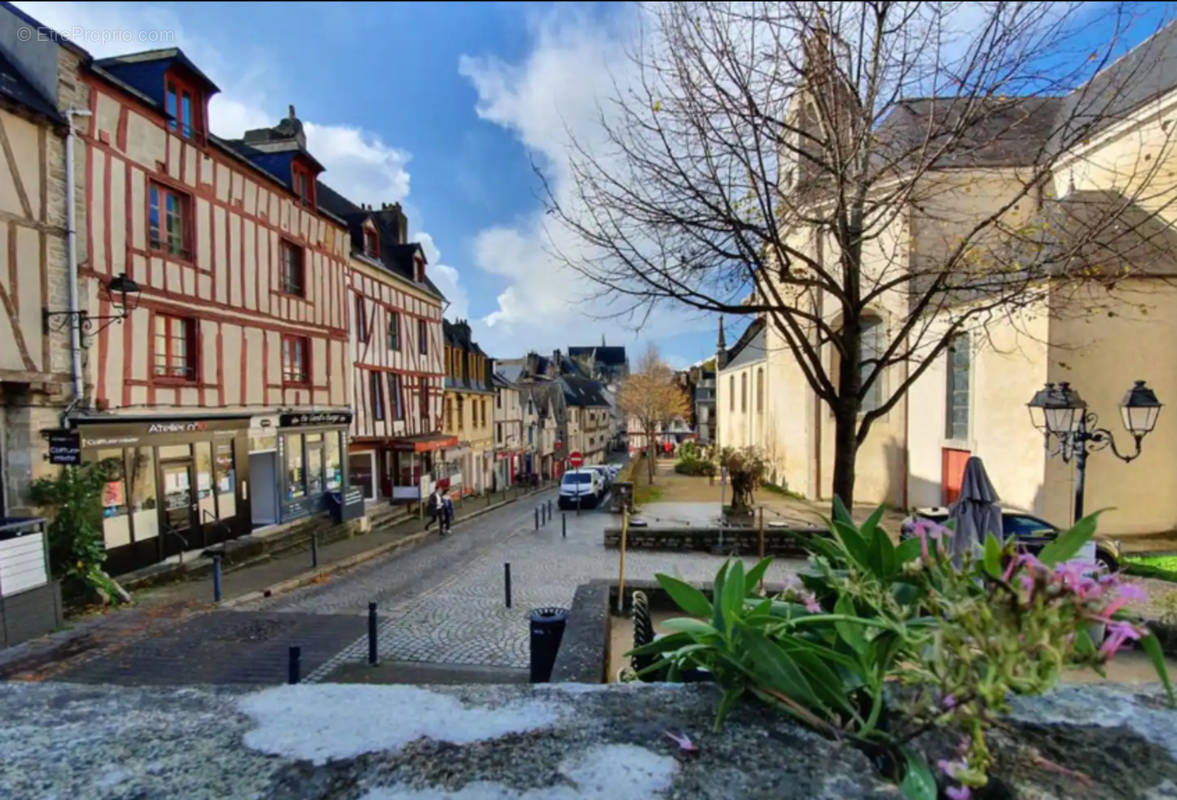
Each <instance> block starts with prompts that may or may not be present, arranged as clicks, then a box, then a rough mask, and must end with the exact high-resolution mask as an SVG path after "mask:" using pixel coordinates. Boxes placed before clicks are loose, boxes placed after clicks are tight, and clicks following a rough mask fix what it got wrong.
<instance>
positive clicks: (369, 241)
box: [364, 228, 380, 258]
mask: <svg viewBox="0 0 1177 800" xmlns="http://www.w3.org/2000/svg"><path fill="white" fill-rule="evenodd" d="M364 255H366V256H368V258H379V257H380V237H379V236H378V235H377V234H376V231H374V230H371V229H369V228H365V229H364Z"/></svg>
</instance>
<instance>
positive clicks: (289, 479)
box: [285, 433, 307, 500]
mask: <svg viewBox="0 0 1177 800" xmlns="http://www.w3.org/2000/svg"><path fill="white" fill-rule="evenodd" d="M285 438H286V499H287V500H297V499H299V498H300V497H305V496H306V493H307V487H306V473H305V471H304V470H303V460H302V434H301V433H288V434H285Z"/></svg>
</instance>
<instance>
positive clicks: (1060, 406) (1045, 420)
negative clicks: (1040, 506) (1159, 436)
mask: <svg viewBox="0 0 1177 800" xmlns="http://www.w3.org/2000/svg"><path fill="white" fill-rule="evenodd" d="M1161 405H1162V404H1161V402H1160V401H1159V400H1157V396H1156V393H1155V392H1153V390H1152V389H1150V388H1148V387H1147V386H1145V385H1144V381H1136V382H1134V383H1133V384H1132V388H1131V389H1129V390H1128V392H1127V393H1126V394H1125V395H1124V399H1123V400H1121V401H1120V418H1121V419H1122V420H1123V423H1124V428H1125V429H1126V430H1127V431H1128V433H1129V434H1131V436H1132V439H1133V442H1134V445H1135V447H1134V449H1133V451H1132V452H1131V453H1121V452H1120V450H1119V448H1117V447H1116V440H1115V438H1114V437H1113V436H1112V432H1111V431H1109V430H1108V429H1107V428H1100V427H1097V426H1098V425H1099V417H1098V416H1097V415H1096V414H1094V413H1091V412H1088V411H1087V403H1086V402H1085V401H1084V400H1083V398H1082V397H1080V396H1079V393H1078V392H1077V391H1075V390H1074V389H1072V388H1071V384H1069V383H1067V382H1066V381H1064V382H1062V383H1059V384H1058V385H1057V386H1056V385H1055V384H1053V383H1048V384H1046V388H1044V389H1039V390H1038V391H1037V392H1036V393H1035V394H1034V397H1033V398H1032V399H1031V400H1030V402H1029V403H1027V404H1026V406H1027V408H1028V409H1029V411H1030V422H1031V423H1032V424H1033V425H1034V427H1035V428H1037V429H1038V430H1039V431H1041V432H1042V434H1043V437H1044V439H1045V446H1046V449H1047V451H1049V453H1050V455H1052V456H1054V455H1057V456H1061V457H1062V459H1063V461H1064V462H1066V463H1070V462H1071V460H1072V459H1074V461H1075V468H1076V470H1077V471H1078V473H1079V476H1078V480H1077V481H1076V484H1075V510H1074V517H1075V519H1074V521H1075V522H1078V521H1079V520H1080V519H1082V517H1083V489H1084V484H1085V481H1086V477H1087V455H1088V453H1090V452H1093V451H1095V450H1103V449H1105V448H1110V449H1111V451H1112V453H1113V454H1114V455H1115V456H1116V458H1118V459H1120V460H1121V461H1124V462H1128V461H1132V460H1133V459H1135V458H1136V457H1138V456H1139V455H1140V443H1141V441H1142V440H1143V439H1144V437H1145V436H1146V435H1147V434H1148V433H1150V432H1151V431H1152V429H1153V428H1155V427H1156V424H1157V417H1158V416H1160V413H1161ZM1051 437H1054V438H1055V439H1057V441H1058V444H1057V445H1056V446H1055V448H1054V449H1053V450H1051Z"/></svg>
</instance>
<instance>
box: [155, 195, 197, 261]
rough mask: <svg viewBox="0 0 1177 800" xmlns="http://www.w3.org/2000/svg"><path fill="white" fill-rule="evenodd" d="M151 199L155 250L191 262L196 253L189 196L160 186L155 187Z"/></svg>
mask: <svg viewBox="0 0 1177 800" xmlns="http://www.w3.org/2000/svg"><path fill="white" fill-rule="evenodd" d="M149 195H150V197H149V198H148V199H149V208H148V212H147V214H148V217H147V221H148V228H149V229H150V230H149V233H150V237H151V247H152V249H154V250H163V251H164V252H166V253H169V254H171V255H173V256H180V257H181V258H188V257H189V253H191V252H192V248H191V246H190V245H191V237H190V235H189V232H188V220H189V217H190V214H189V211H188V209H189V200H188V196H187V195H184V194H181V193H180V192H177V191H175V190H174V189H169V188H167V187H165V186H161V185H159V184H158V183H152V184H151V189H150V192H149Z"/></svg>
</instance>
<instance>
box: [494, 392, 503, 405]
mask: <svg viewBox="0 0 1177 800" xmlns="http://www.w3.org/2000/svg"><path fill="white" fill-rule="evenodd" d="M502 407H503V392H502V390H501V389H500V390H499V391H497V392H495V408H502Z"/></svg>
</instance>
